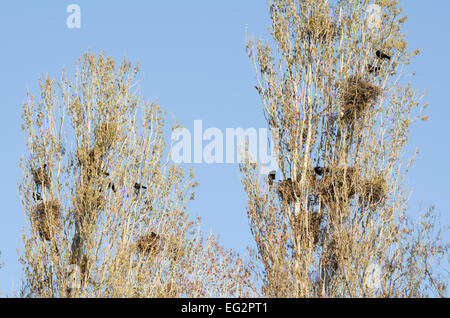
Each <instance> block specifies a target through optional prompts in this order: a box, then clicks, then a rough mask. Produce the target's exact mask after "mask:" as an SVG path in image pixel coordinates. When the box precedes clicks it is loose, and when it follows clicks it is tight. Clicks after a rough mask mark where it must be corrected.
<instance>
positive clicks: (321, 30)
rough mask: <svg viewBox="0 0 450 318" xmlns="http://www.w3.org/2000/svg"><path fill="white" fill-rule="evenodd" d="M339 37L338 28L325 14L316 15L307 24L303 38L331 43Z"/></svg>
mask: <svg viewBox="0 0 450 318" xmlns="http://www.w3.org/2000/svg"><path fill="white" fill-rule="evenodd" d="M337 35H338V27H337V25H336V24H335V23H333V22H332V21H331V19H330V18H329V17H328V16H326V15H324V14H314V15H313V16H311V17H310V18H309V19H308V20H307V21H306V23H305V26H304V28H303V36H304V37H305V38H306V39H309V40H317V41H320V42H331V41H333V40H334V39H335V38H336V37H337Z"/></svg>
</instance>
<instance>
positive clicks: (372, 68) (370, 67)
mask: <svg viewBox="0 0 450 318" xmlns="http://www.w3.org/2000/svg"><path fill="white" fill-rule="evenodd" d="M380 70H381V67H379V66H374V65H372V64H367V71H368V72H369V73H370V74H372V73H378V72H379V71H380Z"/></svg>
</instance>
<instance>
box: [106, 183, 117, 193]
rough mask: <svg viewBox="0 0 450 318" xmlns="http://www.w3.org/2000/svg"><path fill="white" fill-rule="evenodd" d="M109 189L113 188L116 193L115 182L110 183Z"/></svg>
mask: <svg viewBox="0 0 450 318" xmlns="http://www.w3.org/2000/svg"><path fill="white" fill-rule="evenodd" d="M108 189H111V190H112V191H113V192H114V193H116V186H115V185H114V183H113V182H110V183H108Z"/></svg>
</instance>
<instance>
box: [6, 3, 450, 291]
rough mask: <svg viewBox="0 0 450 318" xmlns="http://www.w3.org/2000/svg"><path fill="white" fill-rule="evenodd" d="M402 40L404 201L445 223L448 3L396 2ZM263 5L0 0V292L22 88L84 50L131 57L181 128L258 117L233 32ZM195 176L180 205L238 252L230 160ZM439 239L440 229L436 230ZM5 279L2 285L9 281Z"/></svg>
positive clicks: (17, 244)
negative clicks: (411, 93) (406, 111)
mask: <svg viewBox="0 0 450 318" xmlns="http://www.w3.org/2000/svg"><path fill="white" fill-rule="evenodd" d="M400 2H401V3H402V5H403V7H404V9H405V12H406V13H407V14H408V16H409V20H408V21H407V22H406V24H405V29H404V30H405V31H406V32H407V34H408V37H407V39H408V44H409V48H410V50H413V49H415V48H421V52H422V53H421V55H419V57H418V58H416V59H415V60H414V62H413V65H412V68H411V69H413V70H416V72H417V77H416V78H415V79H414V82H413V86H414V87H415V88H417V89H424V90H426V91H427V92H428V94H427V97H426V101H428V102H429V103H430V107H429V109H428V115H429V116H430V120H429V121H428V122H420V123H417V124H416V125H414V126H413V129H412V134H411V139H410V143H409V146H408V148H407V154H412V152H413V150H414V149H415V148H419V150H420V154H419V156H418V158H417V161H416V163H415V165H414V166H413V168H412V169H411V171H410V174H409V177H408V179H407V187H414V191H413V193H412V197H411V201H410V206H411V213H416V212H417V211H418V210H419V208H420V205H421V206H422V208H423V209H425V208H426V207H428V206H429V205H435V206H436V209H437V211H438V212H441V213H442V217H443V219H442V220H443V223H444V224H447V225H448V224H450V216H449V210H450V191H449V189H450V187H449V185H448V181H447V180H450V172H449V169H448V168H447V165H448V161H449V158H450V143H449V141H448V139H447V136H448V135H449V134H448V127H449V124H448V118H449V117H450V107H449V106H450V103H449V102H450V94H449V89H450V85H449V84H450V83H449V74H450V64H449V63H448V56H449V51H450V38H449V37H448V35H447V32H448V30H450V19H449V17H448V15H449V11H450V2H448V1H445V0H434V1H432V2H427V3H426V4H425V3H424V2H423V1H419V0H408V1H406V0H403V1H400ZM71 3H76V4H78V5H79V6H80V7H81V29H69V28H67V26H66V19H67V17H68V15H69V14H68V13H66V7H67V6H68V5H69V4H71ZM268 21H269V15H268V10H267V6H266V4H265V1H263V0H258V1H256V0H247V1H242V0H227V1H211V0H192V1H182V0H177V1H175V0H172V1H143V0H142V1H138V0H133V1H105V0H96V1H87V0H77V1H75V0H72V1H54V0H41V1H22V0H17V1H2V2H1V3H0V43H1V45H2V47H1V53H0V57H1V58H0V70H1V71H0V87H1V103H0V105H2V114H1V116H0V130H1V133H0V147H1V148H0V149H2V155H1V156H0V162H1V165H0V166H1V176H2V180H1V182H0V196H1V199H2V205H1V206H2V211H1V212H0V213H1V215H0V251H1V259H2V260H3V262H4V263H5V266H4V267H3V268H2V269H0V291H2V292H3V295H5V294H6V295H11V293H12V290H13V289H14V290H16V291H17V290H18V288H19V286H20V278H21V268H20V265H19V263H18V261H17V249H18V248H21V246H22V243H21V235H22V229H23V226H24V224H25V218H24V213H23V211H22V208H21V204H20V201H19V199H18V183H19V182H20V180H21V171H20V169H19V167H18V162H19V158H20V157H21V156H22V155H23V154H24V153H25V148H24V136H23V134H22V132H21V130H20V125H21V119H20V114H21V112H22V104H23V102H24V101H25V97H26V91H27V89H30V90H31V91H32V92H33V93H34V94H35V95H38V93H39V91H38V86H37V79H38V77H39V75H41V74H48V75H50V76H52V77H57V78H58V77H59V75H60V74H61V70H62V68H63V67H66V69H67V70H68V71H69V72H70V71H72V70H73V69H74V64H75V61H76V60H77V59H78V57H79V56H81V55H82V54H83V53H84V52H86V51H87V50H89V49H91V50H92V51H93V52H94V53H98V52H99V51H100V50H104V51H105V53H106V54H107V55H110V56H111V57H113V58H115V59H116V60H118V61H120V60H121V59H122V58H123V56H127V58H128V59H129V60H131V61H132V62H137V61H139V62H140V64H141V69H142V73H141V75H140V77H139V78H140V89H141V93H142V95H143V96H144V97H145V98H147V99H151V100H157V101H158V102H159V104H160V105H161V106H162V107H163V108H164V109H165V110H167V111H168V112H169V114H170V116H172V115H173V116H175V117H176V119H177V120H178V121H179V122H180V123H181V124H182V125H183V126H185V127H186V128H188V129H190V130H191V131H192V130H193V123H194V120H196V119H201V120H203V126H204V128H207V127H217V128H219V129H221V130H222V131H225V129H226V128H237V127H243V128H249V127H255V128H260V127H266V125H265V122H264V116H263V112H262V107H261V103H260V99H259V96H258V95H257V92H256V90H255V89H254V88H253V86H254V85H255V75H254V71H253V69H252V67H251V65H250V62H249V60H248V58H247V55H246V53H245V30H246V25H248V34H249V36H253V37H254V38H256V39H257V38H260V37H262V38H265V39H268V38H269V37H268V34H267V25H268ZM194 170H195V174H196V178H197V180H198V181H199V182H200V186H199V188H198V189H197V193H196V201H194V202H193V203H192V204H191V205H190V206H189V207H190V210H191V211H192V214H194V215H199V216H201V218H202V220H203V225H204V229H205V230H206V231H208V232H209V231H211V232H213V233H215V234H219V235H220V238H221V241H222V243H223V245H225V246H226V247H228V248H234V249H236V250H237V251H239V252H241V253H245V249H246V247H247V246H249V245H252V239H251V236H250V231H249V228H248V221H247V217H246V210H245V205H246V197H245V193H244V191H243V188H242V186H241V183H240V174H239V170H238V167H237V165H231V164H215V165H207V164H194ZM446 237H447V238H448V237H449V235H448V234H447V235H446ZM13 286H14V287H13Z"/></svg>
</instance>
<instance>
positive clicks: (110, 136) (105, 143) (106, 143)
mask: <svg viewBox="0 0 450 318" xmlns="http://www.w3.org/2000/svg"><path fill="white" fill-rule="evenodd" d="M94 135H95V142H94V151H95V152H97V153H98V154H99V155H100V156H103V155H105V154H106V153H107V152H108V151H109V150H111V148H112V147H113V146H114V144H115V143H116V142H117V140H118V139H119V135H118V126H117V123H115V122H103V123H101V124H100V125H99V126H98V127H97V128H96V129H95V133H94Z"/></svg>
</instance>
